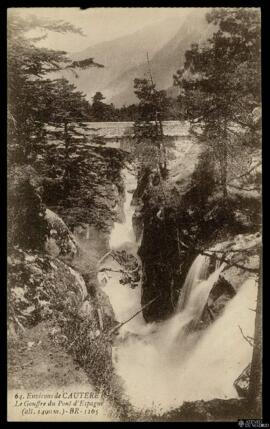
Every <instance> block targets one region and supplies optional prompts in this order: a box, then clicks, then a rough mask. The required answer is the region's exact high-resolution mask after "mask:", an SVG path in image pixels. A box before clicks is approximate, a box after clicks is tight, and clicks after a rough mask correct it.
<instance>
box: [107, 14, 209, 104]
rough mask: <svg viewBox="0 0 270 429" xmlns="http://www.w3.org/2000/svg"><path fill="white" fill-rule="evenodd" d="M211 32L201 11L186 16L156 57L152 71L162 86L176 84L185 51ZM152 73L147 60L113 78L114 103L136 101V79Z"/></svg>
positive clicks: (166, 86) (111, 89) (109, 87)
mask: <svg viewBox="0 0 270 429" xmlns="http://www.w3.org/2000/svg"><path fill="white" fill-rule="evenodd" d="M211 32H212V27H211V26H210V25H209V24H208V23H207V22H206V20H205V17H204V15H202V13H201V11H192V12H191V13H190V14H189V15H188V16H187V17H186V19H185V21H184V22H183V23H182V25H181V27H180V29H179V30H178V32H177V34H176V35H175V36H174V37H173V38H172V39H170V40H169V41H168V42H167V43H166V44H165V45H164V46H163V47H162V48H161V49H159V50H158V51H157V52H156V53H155V54H154V55H153V56H152V59H151V72H152V75H153V78H154V81H155V82H156V84H157V87H158V88H159V89H167V88H169V87H171V86H172V84H173V74H174V73H175V72H176V70H177V69H179V68H180V67H181V66H182V65H183V63H184V54H185V51H186V50H187V49H188V48H189V47H190V45H191V43H194V42H201V41H203V40H206V39H207V38H208V37H209V35H210V34H211ZM151 53H152V52H150V54H151ZM148 74H149V67H148V64H147V62H146V61H144V62H143V63H142V64H140V65H139V66H135V67H131V68H130V69H129V70H127V71H125V72H124V73H122V74H121V75H120V76H118V78H117V79H115V80H112V82H110V84H109V85H108V86H107V87H106V92H107V93H110V94H111V102H113V103H114V104H115V105H116V106H120V105H123V104H130V103H134V102H136V101H137V99H136V97H135V95H134V92H133V81H134V79H135V78H143V77H145V76H148Z"/></svg>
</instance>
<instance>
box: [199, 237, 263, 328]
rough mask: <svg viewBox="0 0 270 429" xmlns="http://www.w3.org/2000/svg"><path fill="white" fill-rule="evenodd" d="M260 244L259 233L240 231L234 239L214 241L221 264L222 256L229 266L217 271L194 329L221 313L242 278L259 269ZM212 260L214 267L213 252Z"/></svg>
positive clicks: (210, 321)
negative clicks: (214, 281) (219, 271)
mask: <svg viewBox="0 0 270 429" xmlns="http://www.w3.org/2000/svg"><path fill="white" fill-rule="evenodd" d="M260 243H261V235H260V233H257V234H240V235H237V236H236V237H234V238H233V239H229V240H227V241H224V242H221V243H217V245H216V246H215V247H214V248H213V251H214V249H215V248H218V249H219V250H218V252H219V253H218V257H219V259H220V263H221V262H222V260H224V259H225V261H227V262H228V265H227V266H225V268H224V270H223V271H222V272H221V273H220V275H219V278H218V280H217V282H216V283H215V284H214V286H213V288H212V289H211V291H210V293H209V296H208V300H207V303H206V305H205V308H204V310H203V313H202V315H201V317H200V321H199V323H198V324H197V326H196V328H199V329H205V328H206V327H207V326H208V325H210V324H211V323H212V322H213V321H215V320H216V319H217V318H218V317H219V316H220V315H221V314H222V312H223V310H224V308H225V306H226V304H227V302H228V301H230V300H231V299H232V298H233V297H234V296H235V294H236V293H237V291H238V290H239V288H240V287H241V286H242V284H243V283H244V282H245V280H247V279H248V278H249V277H250V276H253V275H255V273H256V271H257V272H259V247H260ZM208 252H209V253H211V249H210V250H209V251H208ZM206 253H207V251H206ZM212 259H213V261H212V267H214V266H215V262H216V258H215V253H213V256H212ZM210 266H211V263H210ZM242 267H244V268H242ZM213 269H214V268H212V270H213ZM250 270H251V271H250ZM253 270H254V273H253Z"/></svg>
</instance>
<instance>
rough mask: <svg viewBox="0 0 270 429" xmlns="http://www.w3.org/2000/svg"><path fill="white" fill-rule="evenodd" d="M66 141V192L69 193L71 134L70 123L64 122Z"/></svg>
mask: <svg viewBox="0 0 270 429" xmlns="http://www.w3.org/2000/svg"><path fill="white" fill-rule="evenodd" d="M64 141H65V171H64V192H65V193H66V192H67V193H68V191H69V185H70V165H69V135H68V123H67V122H66V121H65V123H64Z"/></svg>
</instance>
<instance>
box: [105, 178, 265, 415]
mask: <svg viewBox="0 0 270 429" xmlns="http://www.w3.org/2000/svg"><path fill="white" fill-rule="evenodd" d="M125 179H126V180H127V187H126V200H125V204H124V210H125V222H124V224H118V223H116V224H115V227H114V229H113V231H112V234H111V237H110V244H111V246H112V248H117V247H118V246H123V245H124V244H129V245H132V246H135V247H134V248H133V249H137V247H136V246H137V244H136V243H135V237H134V234H133V232H132V214H133V208H132V207H130V206H129V204H130V202H131V198H132V194H131V193H130V192H129V191H130V190H131V185H132V180H134V178H131V177H129V175H128V173H127V172H125ZM111 263H112V262H111ZM225 265H226V264H225V263H220V261H217V263H216V267H215V270H214V272H212V273H211V274H210V273H209V266H210V258H209V257H207V256H204V255H199V256H197V257H196V258H195V260H194V261H193V263H192V265H191V267H190V269H189V272H188V274H187V276H186V280H185V282H184V285H183V288H182V293H181V295H180V297H179V301H178V304H177V308H176V311H175V314H173V315H172V317H171V318H170V319H168V320H166V321H164V322H154V323H151V324H147V323H146V322H145V321H144V319H143V317H142V314H141V313H140V314H138V315H137V316H136V317H135V318H134V319H132V321H131V322H129V323H127V324H126V325H124V326H123V327H122V328H121V329H120V331H119V336H118V341H117V342H115V344H114V346H113V352H112V355H113V364H114V368H115V371H116V373H117V375H118V376H119V377H120V378H121V380H122V381H123V388H124V390H125V394H126V396H127V398H129V400H130V402H131V403H132V405H133V406H134V407H135V408H136V409H137V410H146V409H147V410H151V411H153V412H155V413H156V414H162V413H164V412H166V411H168V410H170V409H172V408H176V407H179V406H181V405H182V403H183V402H184V401H196V400H210V399H214V398H222V399H226V398H237V397H238V394H237V392H236V390H235V388H234V386H233V383H234V381H235V379H236V378H237V376H238V375H239V374H240V373H241V372H242V370H243V369H244V368H245V367H246V366H247V365H248V364H249V363H250V361H251V357H252V347H250V345H249V344H248V343H247V342H246V341H245V339H244V338H243V336H242V334H241V331H240V329H239V326H240V327H241V329H242V330H243V332H244V333H245V335H247V336H251V337H252V336H254V325H255V312H253V311H251V310H250V308H255V307H256V296H257V283H256V280H255V277H250V278H249V279H248V280H246V281H245V282H244V283H243V285H242V286H241V288H240V289H239V291H238V292H237V294H236V295H235V296H234V297H233V298H232V299H231V301H230V302H229V303H228V304H227V305H226V307H225V310H224V312H223V314H222V315H220V317H219V318H217V319H216V320H215V321H214V322H213V323H212V324H211V325H210V326H209V327H208V328H206V329H204V330H197V331H196V330H194V329H193V328H194V326H196V323H197V322H198V321H199V320H200V317H201V314H202V312H203V309H204V308H205V305H206V302H207V300H208V296H209V293H210V291H211V289H212V288H213V286H214V284H215V283H216V281H217V280H218V278H219V275H220V273H221V272H222V270H224V268H225ZM120 278H121V275H120V274H119V273H111V274H110V275H108V276H107V280H106V285H105V287H104V291H105V292H106V293H107V294H108V296H109V298H110V301H111V304H112V306H113V309H114V311H115V314H116V317H117V320H118V321H119V322H123V321H125V320H127V319H128V318H129V317H131V316H132V315H133V314H135V313H136V311H138V310H139V309H140V294H141V290H140V286H139V287H137V288H135V289H131V288H129V287H128V286H123V285H122V284H121V283H120Z"/></svg>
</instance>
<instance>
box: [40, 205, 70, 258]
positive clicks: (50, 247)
mask: <svg viewBox="0 0 270 429" xmlns="http://www.w3.org/2000/svg"><path fill="white" fill-rule="evenodd" d="M45 221H46V222H47V230H48V235H47V237H46V241H45V244H44V248H45V251H46V252H47V253H48V254H49V255H50V256H53V257H54V258H61V259H63V260H65V261H72V259H73V258H74V257H75V256H76V255H77V253H78V245H77V243H76V240H75V238H74V236H73V235H72V233H71V231H70V230H69V228H68V227H67V225H66V224H65V222H64V221H63V220H62V219H61V218H60V217H59V216H58V215H57V214H56V213H54V212H53V211H52V210H50V209H48V208H47V209H46V212H45Z"/></svg>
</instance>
